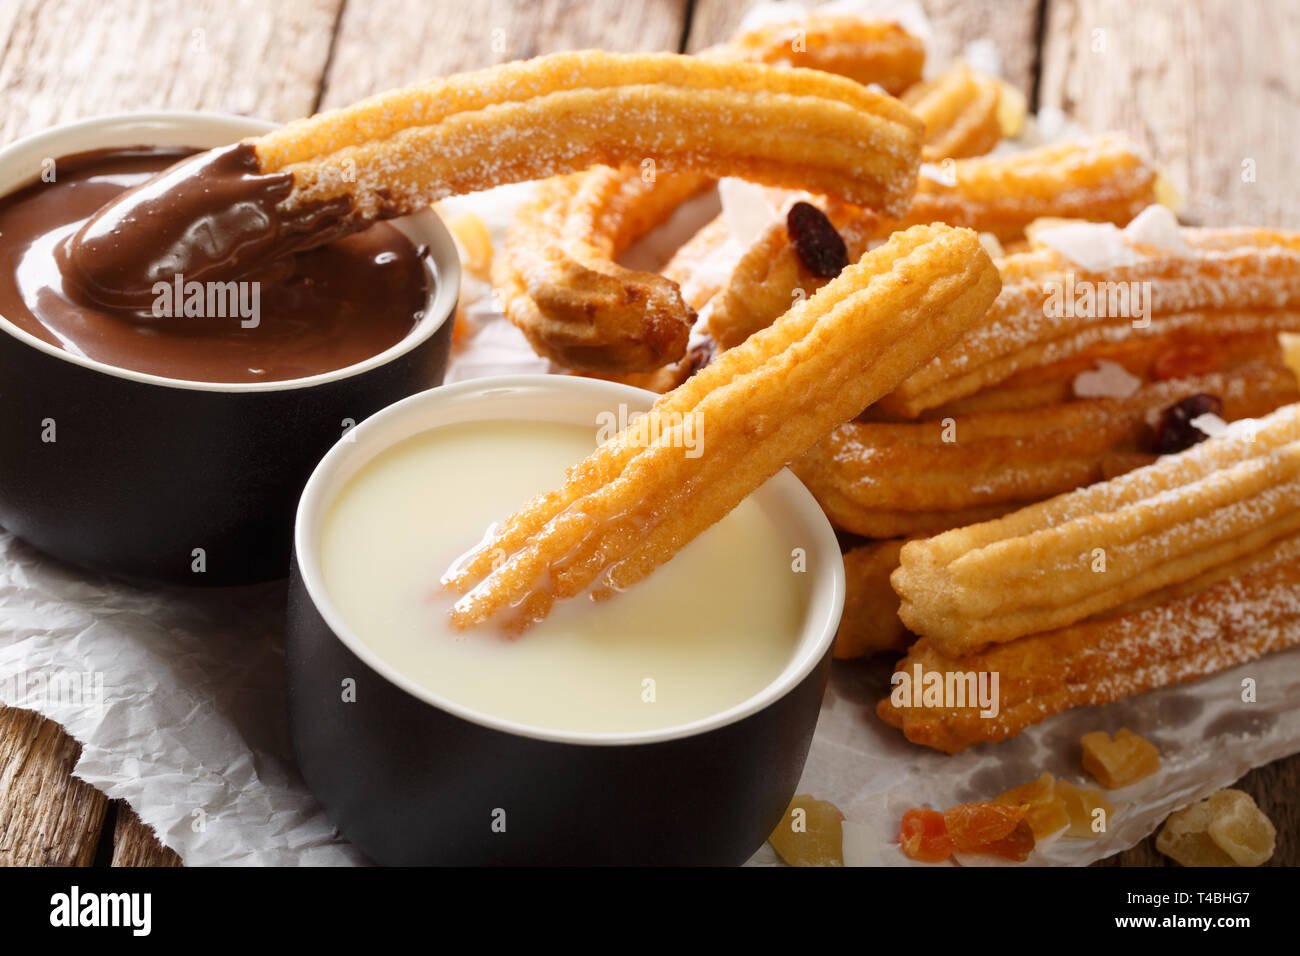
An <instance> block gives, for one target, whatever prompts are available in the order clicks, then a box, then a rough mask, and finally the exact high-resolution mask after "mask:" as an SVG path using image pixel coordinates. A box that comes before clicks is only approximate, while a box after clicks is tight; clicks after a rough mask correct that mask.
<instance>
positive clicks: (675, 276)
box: [663, 213, 731, 311]
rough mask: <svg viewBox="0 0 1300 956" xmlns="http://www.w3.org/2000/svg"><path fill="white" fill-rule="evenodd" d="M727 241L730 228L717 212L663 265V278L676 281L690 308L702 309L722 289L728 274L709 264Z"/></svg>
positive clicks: (729, 235) (729, 236) (723, 217)
mask: <svg viewBox="0 0 1300 956" xmlns="http://www.w3.org/2000/svg"><path fill="white" fill-rule="evenodd" d="M730 240H731V228H730V226H729V225H728V224H727V220H726V217H725V216H723V215H722V214H721V213H719V214H718V215H716V216H714V217H713V218H712V219H710V220H709V221H708V222H707V223H705V224H704V225H703V226H702V227H700V229H698V230H697V231H696V233H695V235H693V236H691V238H689V239H687V240H686V242H684V243H683V244H682V245H681V246H680V247H679V248H678V250H677V251H676V252H674V253H673V257H672V258H671V259H669V260H668V264H667V265H665V266H664V269H663V275H664V278H666V279H670V280H672V281H673V282H675V283H677V287H678V288H679V289H681V293H682V298H683V299H685V300H686V304H687V305H689V306H690V307H691V308H692V309H693V310H695V311H699V310H700V309H702V308H704V306H705V305H706V304H707V303H708V302H709V300H710V299H712V298H713V297H714V296H715V295H717V294H718V293H719V292H721V291H722V286H723V283H724V282H725V281H726V279H727V275H726V273H725V272H722V271H720V270H718V269H715V268H711V267H710V265H711V263H712V261H713V259H714V258H715V257H716V256H717V255H718V254H719V251H720V250H721V249H722V248H723V247H724V246H726V245H727V243H728V242H729V241H730Z"/></svg>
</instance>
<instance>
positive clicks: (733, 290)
mask: <svg viewBox="0 0 1300 956" xmlns="http://www.w3.org/2000/svg"><path fill="white" fill-rule="evenodd" d="M1155 181H1156V173H1155V170H1154V168H1153V167H1152V166H1151V165H1150V164H1149V163H1148V162H1147V161H1146V160H1145V159H1144V158H1143V157H1142V155H1141V153H1140V152H1139V151H1137V150H1136V149H1135V148H1134V147H1133V146H1131V145H1130V144H1129V143H1127V142H1126V141H1125V140H1123V139H1121V138H1119V137H1114V136H1102V137H1096V138H1094V139H1090V140H1082V141H1078V142H1073V143H1066V144H1058V145H1052V146H1044V147H1040V148H1037V149H1031V150H1026V151H1025V152H1023V153H1017V154H1014V155H1011V156H997V157H978V158H974V159H966V160H957V161H955V162H953V163H951V164H949V165H948V166H947V167H946V170H945V172H944V176H943V178H941V179H940V178H936V177H935V176H934V175H925V176H921V177H920V179H919V180H918V183H917V191H916V195H915V196H914V197H913V199H912V207H911V209H910V210H909V211H908V212H907V213H906V214H905V215H904V216H902V217H901V218H898V219H883V218H882V217H881V216H880V215H878V214H877V213H876V212H873V211H871V210H859V209H855V208H854V207H852V206H849V205H846V204H844V203H831V202H828V203H824V204H822V208H823V210H824V211H825V212H826V213H827V215H828V216H830V218H831V221H832V222H833V223H834V224H835V226H836V228H837V229H839V231H840V234H841V235H842V236H843V237H844V240H845V243H846V244H847V245H848V247H849V254H850V258H852V257H853V256H854V255H855V254H856V255H861V253H862V252H863V251H865V250H866V248H867V246H868V245H869V244H870V242H871V241H872V240H873V239H879V238H882V237H884V236H888V235H889V234H890V233H892V232H894V231H896V230H898V229H904V228H906V227H907V226H910V225H917V224H924V223H929V222H946V223H948V224H950V225H956V226H965V227H967V228H969V229H974V230H975V231H976V232H981V233H989V234H991V235H993V236H995V237H997V238H998V239H1001V240H1009V239H1017V238H1020V237H1021V236H1022V235H1023V233H1024V230H1025V227H1026V226H1028V225H1029V224H1030V223H1031V222H1033V221H1035V220H1038V219H1041V218H1043V217H1045V216H1051V217H1066V218H1075V219H1086V220H1091V221H1100V222H1113V223H1127V222H1128V221H1129V220H1130V219H1132V218H1133V216H1134V215H1135V214H1136V213H1138V212H1139V211H1141V210H1142V209H1143V208H1145V207H1146V206H1147V205H1149V204H1150V203H1151V202H1152V201H1153V198H1154V184H1155ZM823 281H824V280H822V279H820V278H818V277H817V276H815V275H813V274H811V273H809V272H808V271H807V270H802V269H799V268H798V263H797V262H796V260H795V258H794V254H793V251H792V250H789V249H788V248H787V247H786V244H784V243H782V241H781V230H780V225H779V224H774V225H773V226H772V227H771V228H770V229H769V230H768V232H766V233H764V234H763V235H762V236H760V237H759V238H758V240H757V241H756V242H755V243H754V244H753V246H752V247H751V249H750V250H749V251H748V253H747V254H746V255H745V256H744V257H743V258H742V259H741V260H740V261H739V262H738V263H737V265H736V266H735V267H734V269H733V270H732V274H731V276H730V277H729V278H728V279H727V281H726V282H725V283H724V284H723V285H722V288H721V290H720V291H719V292H718V293H717V294H716V295H715V296H714V297H713V298H712V299H711V301H710V302H709V305H708V310H707V320H708V324H709V329H710V331H711V333H712V334H713V337H714V338H715V339H717V340H718V342H719V343H720V344H722V345H723V346H724V347H730V346H731V345H734V344H736V343H737V342H743V341H744V340H745V338H746V337H747V336H749V335H751V334H753V332H754V331H756V330H757V329H760V328H762V327H763V326H765V325H768V324H769V323H771V321H772V320H773V319H775V318H776V317H777V316H778V315H780V314H781V313H782V312H783V311H784V310H785V309H786V308H788V307H789V304H790V302H791V301H793V300H794V299H795V298H796V297H799V296H803V297H806V296H809V295H812V294H813V293H814V292H815V291H817V289H818V288H820V287H821V285H822V283H823ZM697 307H699V306H697Z"/></svg>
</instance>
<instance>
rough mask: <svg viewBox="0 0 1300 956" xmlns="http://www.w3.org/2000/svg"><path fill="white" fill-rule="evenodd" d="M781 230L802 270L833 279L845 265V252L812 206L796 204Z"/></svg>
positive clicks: (839, 240) (840, 242)
mask: <svg viewBox="0 0 1300 956" xmlns="http://www.w3.org/2000/svg"><path fill="white" fill-rule="evenodd" d="M785 231H786V234H787V235H789V237H790V241H791V242H793V243H794V251H795V254H796V255H798V256H799V261H800V262H802V263H803V266H804V268H805V269H807V270H808V271H809V272H811V273H812V274H813V275H815V276H818V277H819V278H822V279H834V278H835V277H836V276H837V275H839V274H840V273H841V272H843V271H844V267H845V266H847V265H848V264H849V250H848V249H847V248H846V247H845V245H844V240H843V239H842V238H841V237H840V234H839V233H838V232H836V231H835V227H834V226H833V225H831V221H830V220H829V219H827V218H826V213H824V212H822V211H821V210H820V209H818V208H817V207H816V206H814V205H813V204H812V203H806V202H797V203H795V204H794V205H793V206H791V207H790V211H789V212H788V213H786V216H785Z"/></svg>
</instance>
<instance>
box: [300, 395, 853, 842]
mask: <svg viewBox="0 0 1300 956" xmlns="http://www.w3.org/2000/svg"><path fill="white" fill-rule="evenodd" d="M654 397H655V396H653V395H652V394H651V393H649V392H645V391H642V390H640V389H634V388H629V387H627V386H623V385H614V384H610V383H608V382H597V381H592V380H589V379H580V378H570V377H564V376H519V377H513V378H498V379H483V380H478V381H472V382H465V383H460V384H456V385H449V386H444V387H442V388H437V389H433V390H432V391H429V392H426V393H424V394H422V395H416V396H414V397H412V398H409V399H407V400H405V401H403V402H400V403H398V404H397V405H395V406H393V407H392V408H388V409H385V410H384V411H383V412H380V413H379V414H378V415H375V416H374V417H373V418H371V419H370V420H369V421H367V422H366V423H365V424H364V425H362V426H360V427H359V428H357V429H356V431H355V432H354V433H353V435H352V436H351V438H350V440H349V441H348V442H344V443H340V444H339V445H337V446H335V448H334V449H333V450H332V451H331V452H330V453H329V454H328V455H326V456H325V458H324V460H323V461H322V462H321V464H320V466H319V467H318V468H317V469H316V471H315V473H314V474H313V475H312V477H311V480H310V481H309V482H308V483H307V487H306V489H305V490H304V492H303V498H302V502H301V504H300V506H299V509H298V521H297V526H296V528H295V537H294V569H293V573H292V576H291V579H290V599H289V632H288V648H287V655H288V680H289V708H290V727H291V730H292V735H293V742H294V748H295V751H296V753H297V756H298V763H299V766H300V768H301V770H302V773H303V775H304V777H305V778H306V781H307V783H308V785H309V786H310V787H311V789H312V791H313V792H314V793H315V794H316V796H317V797H318V798H319V799H320V801H321V802H322V803H323V804H324V806H325V808H326V810H327V811H328V812H329V814H330V816H331V818H332V819H333V820H334V822H335V823H336V824H337V825H338V826H339V828H340V829H341V830H342V831H343V833H345V834H346V835H347V836H348V838H349V839H351V840H352V841H353V842H354V843H356V844H357V845H358V846H359V847H360V848H361V849H362V850H363V851H364V852H365V853H367V854H368V855H369V856H370V857H371V858H372V859H374V860H375V861H377V862H380V863H385V864H522V865H528V864H620V865H621V864H694V865H699V864H714V865H721V864H739V863H743V862H744V861H745V860H747V859H748V858H749V857H750V856H751V855H752V854H753V853H754V851H755V850H757V849H758V848H759V847H760V846H761V845H762V843H763V841H764V840H765V839H766V838H767V836H768V834H769V833H770V832H771V831H772V829H773V827H775V826H776V824H777V823H778V822H779V820H780V818H781V816H782V814H783V812H784V810H785V808H786V806H787V805H788V803H789V801H790V799H791V798H792V797H793V796H794V793H795V787H796V785H797V784H798V781H799V776H800V774H801V773H802V771H803V766H804V760H805V759H806V757H807V754H808V747H809V744H810V742H811V740H812V735H813V731H814V729H815V728H816V725H817V715H818V711H819V708H820V706H821V699H822V693H823V691H824V690H825V686H826V678H827V674H828V671H829V667H830V651H831V645H832V643H833V641H834V637H835V630H836V627H837V626H838V624H839V618H840V612H841V609H842V607H843V601H844V570H843V565H842V563H841V561H840V552H839V548H838V546H837V544H836V541H835V535H834V533H833V532H832V531H831V528H830V525H829V524H828V523H827V521H826V518H825V516H824V515H823V514H822V511H821V509H820V508H819V507H818V506H817V503H816V502H815V501H814V500H813V497H812V495H810V494H809V493H808V491H807V490H806V489H805V488H804V487H803V485H801V484H800V483H799V481H798V480H797V479H796V478H795V477H794V476H793V475H792V474H790V473H789V472H782V473H781V474H779V475H777V476H776V477H775V478H773V479H772V480H771V481H770V482H768V483H767V484H766V485H765V486H764V487H763V488H761V489H760V490H759V491H758V492H756V493H755V494H756V495H759V496H761V498H762V500H763V502H764V504H765V506H766V510H767V512H768V514H770V515H772V516H773V518H774V519H775V520H777V521H778V522H779V523H782V524H784V525H785V526H786V527H787V528H788V529H789V531H790V532H791V534H792V535H797V538H795V540H799V541H806V542H808V547H807V557H808V562H807V567H808V569H809V573H808V574H807V575H804V576H801V578H802V579H803V580H804V584H805V586H806V587H807V594H806V607H807V613H806V616H805V619H804V624H803V628H802V631H801V633H800V634H799V635H798V637H797V640H796V642H795V648H794V651H793V653H792V655H791V657H790V660H789V662H788V663H787V665H786V667H785V669H784V670H783V671H782V672H781V674H780V675H779V676H778V677H777V678H776V679H775V680H773V681H772V682H771V683H770V684H769V685H768V686H767V687H765V688H764V689H763V690H762V691H761V692H760V693H758V694H756V695H754V696H753V697H751V698H750V699H749V700H747V701H744V702H743V703H741V704H739V705H737V706H735V707H733V708H731V709H729V710H726V711H724V712H722V713H718V714H715V715H713V716H711V717H708V718H705V719H702V720H698V721H694V722H692V723H689V724H683V725H680V726H676V727H669V728H666V729H663V730H656V731H650V732H639V733H626V734H609V733H559V732H554V731H550V730H543V729H540V728H536V727H530V726H527V725H523V724H520V723H517V722H513V721H509V720H504V719H501V718H499V717H496V716H494V715H492V714H491V713H484V712H480V711H475V710H472V709H470V708H467V707H464V706H462V705H460V704H457V703H456V702H455V701H452V700H450V699H448V698H446V697H444V696H441V695H438V694H435V693H432V692H430V691H429V690H427V689H425V688H423V687H421V686H419V685H418V684H416V683H415V682H414V681H412V680H410V679H408V678H407V677H406V676H405V675H403V674H401V673H399V672H397V671H396V670H394V669H393V668H392V667H391V666H390V665H389V664H388V663H386V662H385V661H384V660H382V659H381V658H380V657H379V656H378V655H376V654H375V653H374V652H373V651H372V650H371V649H370V648H369V647H368V646H367V645H366V644H364V643H363V642H362V641H361V640H360V639H359V638H358V637H357V636H356V634H355V633H353V632H352V631H351V630H350V629H349V628H348V627H347V626H346V625H344V624H343V622H342V620H341V618H340V615H339V614H338V612H337V610H336V609H335V607H334V606H333V604H332V602H331V599H330V596H329V594H328V593H326V591H325V587H324V578H323V576H322V572H321V564H320V554H319V547H320V540H321V528H322V523H323V520H324V517H325V515H326V514H327V513H328V511H329V509H330V507H331V505H332V503H333V501H334V500H335V499H336V498H337V496H338V494H339V492H340V491H341V490H342V488H343V487H344V485H345V484H346V483H347V481H348V480H349V479H350V478H351V477H352V476H353V475H354V474H356V472H357V471H358V470H359V469H360V468H361V467H362V466H363V465H365V464H366V463H367V462H368V461H370V460H371V459H373V458H374V457H375V456H376V455H378V454H379V453H381V452H382V451H384V450H385V449H387V448H389V447H391V446H392V445H394V444H396V443H397V442H400V441H402V440H403V439H406V438H408V437H410V436H412V435H415V434H418V433H420V432H423V431H426V430H428V429H430V428H434V427H438V426H441V425H447V424H452V423H455V422H465V421H476V420H490V419H498V420H499V419H523V420H533V421H563V422H572V423H582V424H590V423H591V422H593V421H596V420H597V419H596V415H597V414H598V413H600V412H602V411H606V410H611V411H612V410H613V409H615V408H616V407H617V406H618V405H620V404H624V405H626V406H627V407H629V408H630V409H632V410H634V411H635V410H638V409H644V408H647V407H649V404H650V402H651V401H652V400H653V398H654ZM447 506H448V507H454V503H450V502H449V503H448V504H447ZM349 679H350V680H353V681H355V700H352V701H345V700H344V699H343V698H344V695H343V693H342V690H343V688H344V686H345V685H344V682H345V681H346V680H349ZM500 811H504V813H505V819H506V821H507V824H506V829H505V832H498V831H497V830H495V829H494V828H493V826H492V823H493V821H494V819H499V818H500Z"/></svg>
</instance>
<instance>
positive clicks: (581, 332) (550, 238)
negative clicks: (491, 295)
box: [493, 166, 710, 373]
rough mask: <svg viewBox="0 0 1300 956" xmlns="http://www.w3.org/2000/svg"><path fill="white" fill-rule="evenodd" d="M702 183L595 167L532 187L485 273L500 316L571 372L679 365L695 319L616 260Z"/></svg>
mask: <svg viewBox="0 0 1300 956" xmlns="http://www.w3.org/2000/svg"><path fill="white" fill-rule="evenodd" d="M709 182H710V180H709V179H708V177H707V176H704V175H703V174H693V173H679V174H676V175H672V176H661V177H657V178H654V179H653V180H649V181H648V180H646V179H643V178H642V177H641V176H640V175H629V174H628V172H627V171H626V170H623V169H612V168H610V167H608V166H598V167H595V168H594V169H591V170H588V171H586V172H582V173H574V174H572V175H569V176H560V177H555V178H552V179H548V180H545V181H544V182H542V183H539V184H538V186H537V190H536V192H535V194H534V195H533V196H532V198H531V199H530V200H529V201H528V202H526V203H525V204H524V205H523V206H522V207H521V208H520V209H519V211H518V212H517V213H516V216H515V220H514V224H513V225H512V226H511V228H510V230H509V231H508V232H507V234H506V248H505V252H504V254H503V255H502V256H501V257H500V258H498V259H497V262H496V266H495V268H494V270H493V281H494V284H495V286H496V291H497V296H498V300H499V302H500V304H501V308H502V311H503V312H504V313H505V314H506V316H507V317H508V318H509V319H510V320H511V321H512V322H514V324H515V325H517V326H518V327H519V328H520V329H521V330H522V331H523V333H524V335H525V336H527V338H528V341H529V344H530V345H532V347H533V349H534V351H536V352H537V354H538V355H542V356H545V357H546V358H549V359H551V360H552V361H554V362H557V363H559V364H560V365H564V366H566V367H568V368H571V369H575V370H577V371H582V372H602V373H603V372H611V371H617V372H623V373H626V372H648V371H651V370H653V369H656V368H658V367H660V366H662V365H664V364H665V363H667V362H670V361H676V360H678V359H680V358H681V357H682V355H683V354H684V353H685V350H686V341H687V337H688V335H689V334H690V328H691V324H692V323H693V322H694V319H695V312H694V310H692V309H691V308H690V307H689V306H688V305H687V304H686V303H685V302H683V301H682V296H681V293H680V292H679V290H678V287H677V284H676V283H674V282H672V281H671V280H669V279H666V278H664V277H663V276H660V275H656V274H654V273H652V272H640V271H637V270H633V269H626V268H624V267H622V266H620V265H618V264H617V263H616V261H615V260H616V259H617V258H618V256H619V255H621V254H622V253H623V251H624V250H625V249H626V248H627V247H628V246H629V245H630V244H631V243H632V242H633V241H635V240H636V239H637V238H638V237H639V236H641V235H644V234H645V233H646V232H647V231H649V229H650V228H652V227H653V226H654V225H656V224H657V223H658V222H659V221H661V220H662V219H663V218H664V217H665V216H667V215H668V214H669V213H671V212H672V211H673V209H675V208H676V207H677V206H678V205H679V204H680V203H681V202H682V201H683V200H684V199H686V198H687V197H689V196H690V195H691V194H693V193H695V192H697V191H699V190H700V189H702V188H703V187H705V186H707V185H708V184H709Z"/></svg>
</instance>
